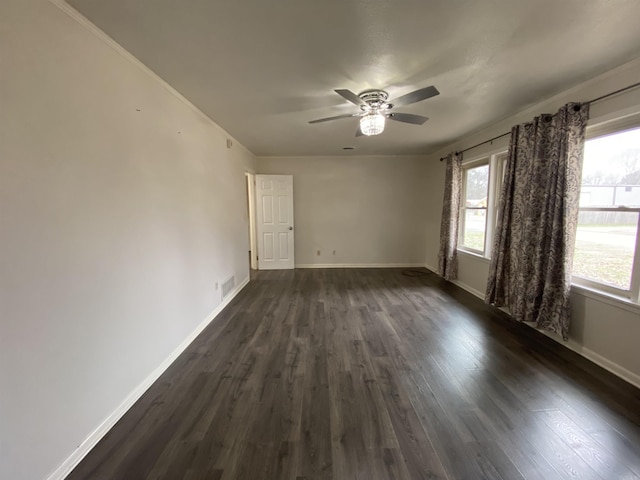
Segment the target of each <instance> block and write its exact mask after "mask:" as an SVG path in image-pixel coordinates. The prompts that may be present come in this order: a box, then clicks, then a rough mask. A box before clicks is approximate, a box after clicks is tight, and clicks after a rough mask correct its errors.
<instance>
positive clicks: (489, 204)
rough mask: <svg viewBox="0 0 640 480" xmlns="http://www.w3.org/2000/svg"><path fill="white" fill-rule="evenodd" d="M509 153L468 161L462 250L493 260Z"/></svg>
mask: <svg viewBox="0 0 640 480" xmlns="http://www.w3.org/2000/svg"><path fill="white" fill-rule="evenodd" d="M506 156H507V155H506V152H500V153H496V154H494V155H490V156H488V157H481V158H476V159H472V160H470V161H468V162H465V163H464V164H463V166H462V185H463V189H462V202H461V205H460V228H459V238H458V248H459V249H460V250H462V251H467V252H471V253H474V254H476V255H482V256H483V257H486V258H489V255H490V252H491V245H492V239H493V232H494V229H495V223H496V217H497V208H498V195H499V194H500V186H501V184H502V175H503V172H504V164H505V160H506Z"/></svg>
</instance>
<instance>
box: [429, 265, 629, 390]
mask: <svg viewBox="0 0 640 480" xmlns="http://www.w3.org/2000/svg"><path fill="white" fill-rule="evenodd" d="M426 268H428V269H429V270H431V268H430V267H428V266H427V267H426ZM451 283H453V284H454V285H457V286H458V287H460V288H462V289H463V290H466V291H467V292H469V293H471V294H472V295H475V296H476V297H478V298H481V299H483V300H484V293H482V292H480V291H479V290H476V289H475V288H473V287H470V286H469V285H466V284H464V283H462V282H460V281H459V280H454V281H453V282H451ZM523 323H524V324H525V325H527V326H528V327H530V328H535V327H534V326H533V325H529V324H528V323H526V322H523ZM536 330H537V329H536ZM538 331H539V332H540V333H542V334H543V335H545V336H547V337H549V338H550V339H552V340H553V341H555V342H556V343H558V344H559V345H562V346H563V347H565V348H568V349H569V350H573V351H574V352H576V353H577V354H578V355H581V356H583V357H584V358H586V359H587V360H589V361H591V362H593V363H595V364H596V365H598V366H600V367H602V368H604V369H605V370H607V371H608V372H611V373H613V374H614V375H615V376H617V377H620V378H621V379H623V380H624V381H625V382H628V383H630V384H631V385H634V386H636V387H638V388H640V375H638V374H636V373H634V372H632V371H630V370H627V369H626V368H624V367H623V366H621V365H618V364H617V363H615V362H612V361H611V360H609V359H608V358H606V357H603V356H602V355H600V354H598V353H596V352H594V351H593V350H591V349H589V348H587V347H584V346H582V345H580V344H579V343H578V342H576V341H575V340H572V339H569V340H568V341H566V342H565V341H563V340H561V339H560V337H558V336H556V335H553V334H552V333H549V332H545V331H543V330H538Z"/></svg>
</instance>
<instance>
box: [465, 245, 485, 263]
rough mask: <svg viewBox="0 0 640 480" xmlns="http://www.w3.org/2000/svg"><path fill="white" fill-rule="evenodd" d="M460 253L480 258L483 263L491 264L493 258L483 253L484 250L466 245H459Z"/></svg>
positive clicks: (476, 258)
mask: <svg viewBox="0 0 640 480" xmlns="http://www.w3.org/2000/svg"><path fill="white" fill-rule="evenodd" d="M457 250H458V253H462V254H464V255H467V256H469V257H471V258H473V259H474V260H479V261H481V262H482V263H486V264H489V263H491V259H489V258H487V257H485V256H484V255H482V252H479V251H478V250H469V249H468V248H466V247H458V248H457Z"/></svg>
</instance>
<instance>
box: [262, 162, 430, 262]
mask: <svg viewBox="0 0 640 480" xmlns="http://www.w3.org/2000/svg"><path fill="white" fill-rule="evenodd" d="M258 170H259V172H260V173H265V174H291V175H293V197H294V220H295V263H296V265H297V266H321V265H324V266H335V265H352V266H365V265H421V264H423V263H424V256H425V243H426V230H425V224H424V221H423V218H424V210H425V206H426V200H427V187H426V182H425V179H426V170H425V162H424V157H408V156H400V157H397V156H391V157H383V156H379V157H378V156H340V157H282V158H275V157H260V158H258ZM318 250H320V255H317V251H318ZM334 250H335V252H336V253H335V255H334V254H333V251H334Z"/></svg>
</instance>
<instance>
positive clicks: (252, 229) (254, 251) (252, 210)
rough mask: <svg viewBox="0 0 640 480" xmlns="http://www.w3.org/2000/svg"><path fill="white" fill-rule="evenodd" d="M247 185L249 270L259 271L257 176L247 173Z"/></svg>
mask: <svg viewBox="0 0 640 480" xmlns="http://www.w3.org/2000/svg"><path fill="white" fill-rule="evenodd" d="M244 175H245V177H246V185H247V212H248V215H249V252H250V255H249V268H251V270H257V269H258V232H257V229H256V174H255V173H253V172H248V171H247V172H245V173H244Z"/></svg>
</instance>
